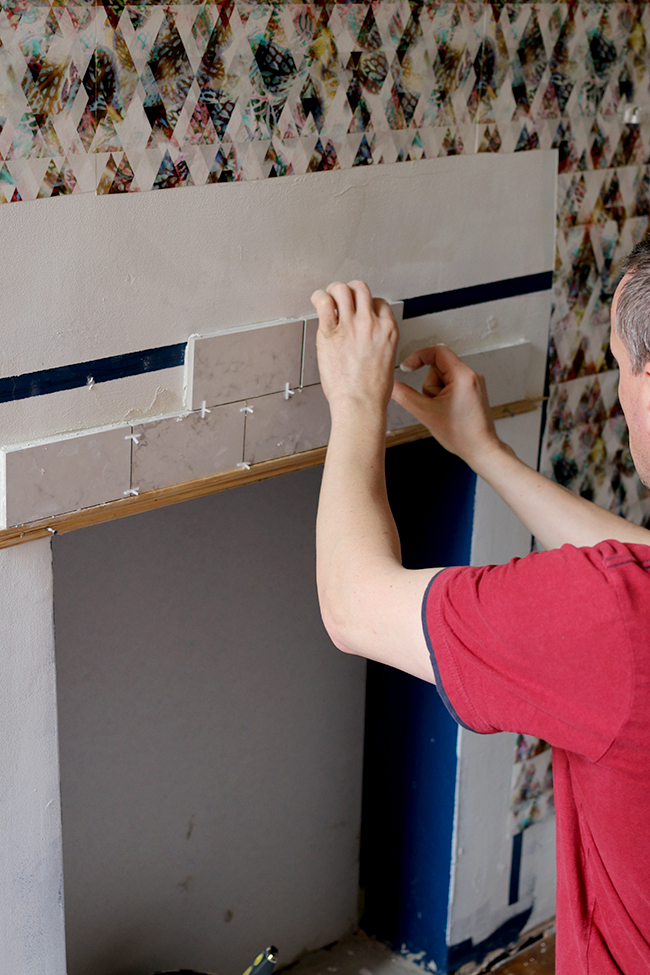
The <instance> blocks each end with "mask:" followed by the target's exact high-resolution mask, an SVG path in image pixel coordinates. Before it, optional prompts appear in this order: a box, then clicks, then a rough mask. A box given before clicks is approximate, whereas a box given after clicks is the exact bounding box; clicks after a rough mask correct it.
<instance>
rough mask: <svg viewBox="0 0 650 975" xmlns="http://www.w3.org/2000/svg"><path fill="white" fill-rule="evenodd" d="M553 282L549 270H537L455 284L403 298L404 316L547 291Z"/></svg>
mask: <svg viewBox="0 0 650 975" xmlns="http://www.w3.org/2000/svg"><path fill="white" fill-rule="evenodd" d="M552 285H553V272H552V271H541V272H540V273H539V274H524V275H523V276H522V277H520V278H506V279H505V280H504V281H491V282H490V283H489V284H476V285H473V286H472V287H471V288H456V289H455V290H454V291H440V292H439V293H438V294H435V295H420V296H419V297H418V298H407V299H406V300H405V301H404V314H403V317H404V318H418V317H419V316H420V315H432V314H433V313H434V312H438V311H450V310H451V309H452V308H466V307H467V306H468V305H482V304H483V303H484V302H486V301H500V300H501V299H502V298H516V297H517V296H519V295H530V294H535V292H537V291H548V290H549V289H550V288H551V287H552Z"/></svg>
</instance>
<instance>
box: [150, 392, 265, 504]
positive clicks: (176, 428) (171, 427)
mask: <svg viewBox="0 0 650 975" xmlns="http://www.w3.org/2000/svg"><path fill="white" fill-rule="evenodd" d="M245 405H246V404H245V403H231V404H229V405H228V406H214V407H212V408H211V409H210V411H208V410H205V411H203V412H198V413H189V414H185V415H181V416H172V417H165V418H162V419H160V420H154V421H152V422H150V423H138V424H135V425H134V427H133V446H132V460H131V485H132V487H133V488H135V489H137V490H138V491H139V492H140V493H142V492H143V491H154V490H156V489H157V488H162V487H167V486H168V485H170V484H180V483H182V482H184V481H193V480H195V479H197V478H200V477H209V476H210V475H211V474H220V473H221V472H223V471H231V470H235V469H236V467H237V464H240V463H241V462H242V461H243V459H244V423H245V416H246V414H245V412H244V408H245Z"/></svg>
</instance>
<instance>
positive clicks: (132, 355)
mask: <svg viewBox="0 0 650 975" xmlns="http://www.w3.org/2000/svg"><path fill="white" fill-rule="evenodd" d="M552 283H553V272H552V271H542V272H541V273H540V274H527V275H524V276H523V277H519V278H508V279H507V280H505V281H493V282H491V283H490V284H477V285H474V286H472V287H471V288H457V289H456V290H455V291H442V292H439V293H438V294H434V295H421V296H420V297H418V298H407V299H406V300H405V302H404V318H416V317H417V316H418V315H430V314H431V313H432V312H437V311H448V310H449V309H451V308H464V307H466V306H467V305H478V304H481V303H482V302H485V301H497V300H499V299H500V298H513V297H515V296H517V295H526V294H532V293H534V292H536V291H547V290H548V289H549V288H550V287H551V285H552ZM186 348H187V344H186V343H185V342H181V343H179V344H178V345H164V346H162V347H161V348H158V349H145V350H144V351H142V352H127V353H126V354H125V355H112V356H108V357H107V358H105V359H93V360H91V361H90V362H77V363H75V364H74V365H71V366H58V367H57V368H55V369H41V370H40V371H39V372H28V373H25V374H24V375H22V376H8V377H7V378H5V379H0V403H8V402H11V401H12V400H19V399H28V398H29V397H31V396H45V395H47V394H48V393H60V392H61V391H62V390H64V389H78V388H79V387H80V386H85V385H86V384H87V382H88V379H89V378H90V377H92V379H93V380H94V382H96V383H107V382H111V381H112V380H113V379H125V378H126V377H127V376H140V375H142V373H145V372H157V371H158V370H159V369H173V368H174V366H182V365H183V363H184V361H185V350H186Z"/></svg>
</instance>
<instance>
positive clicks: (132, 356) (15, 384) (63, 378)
mask: <svg viewBox="0 0 650 975" xmlns="http://www.w3.org/2000/svg"><path fill="white" fill-rule="evenodd" d="M186 348H187V343H186V342H181V343H179V344H178V345H164V346H161V347H160V348H158V349H145V350H144V351H142V352H127V353H126V354H125V355H111V356H108V357H107V358H105V359H92V360H90V361H89V362H78V363H76V364H75V365H72V366H58V367H57V368H55V369H41V370H40V371H39V372H28V373H25V374H24V375H22V376H9V377H8V378H6V379H0V403H8V402H10V401H11V400H19V399H29V397H30V396H44V395H46V394H47V393H60V392H61V391H62V390H64V389H77V388H78V387H80V386H87V385H88V381H89V380H90V379H92V381H93V383H107V382H111V381H112V380H113V379H126V377H127V376H140V375H142V374H143V373H145V372H158V371H159V370H160V369H173V368H174V366H182V365H183V363H184V362H185V349H186Z"/></svg>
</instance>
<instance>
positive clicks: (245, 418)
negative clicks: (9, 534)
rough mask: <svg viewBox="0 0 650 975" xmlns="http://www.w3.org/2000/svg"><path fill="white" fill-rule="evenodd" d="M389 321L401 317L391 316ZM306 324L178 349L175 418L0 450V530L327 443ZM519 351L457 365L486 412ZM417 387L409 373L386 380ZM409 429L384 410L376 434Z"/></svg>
mask: <svg viewBox="0 0 650 975" xmlns="http://www.w3.org/2000/svg"><path fill="white" fill-rule="evenodd" d="M394 311H395V313H396V317H398V318H401V311H402V306H401V304H400V303H396V304H395V305H394ZM316 331H317V322H316V320H315V319H307V320H306V321H295V322H282V323H279V324H276V325H273V326H266V325H265V326H261V327H257V328H246V329H243V330H240V331H236V332H229V333H222V334H220V335H213V336H195V337H193V338H192V339H191V340H190V342H189V343H188V354H187V367H186V368H187V401H186V407H187V408H186V411H185V412H184V413H179V414H174V415H173V416H166V417H157V418H152V419H148V420H144V421H142V422H141V423H137V424H132V425H119V426H116V427H112V428H110V429H102V430H98V431H94V432H84V433H81V434H76V435H72V436H70V435H68V436H65V437H61V438H58V439H51V440H48V441H43V442H41V443H37V444H30V445H25V446H18V447H12V448H7V449H5V450H3V451H0V472H1V474H2V481H3V482H4V483H3V487H4V490H3V491H2V495H1V505H2V507H1V512H0V520H1V521H2V525H3V527H10V526H14V525H20V524H25V523H28V522H31V521H36V520H39V519H41V518H47V517H52V516H55V515H58V514H64V513H66V512H70V511H76V510H79V509H81V508H87V507H91V506H93V505H98V504H104V503H106V502H109V501H115V500H118V499H120V498H122V497H125V496H128V495H131V494H140V493H142V492H145V491H153V490H156V489H159V488H164V487H168V486H170V485H173V484H179V483H183V482H186V481H191V480H195V479H198V478H202V477H208V476H210V475H213V474H219V473H222V472H226V471H232V470H235V469H237V467H246V466H249V465H253V464H258V463H262V462H263V461H267V460H272V459H275V458H279V457H284V456H288V455H291V454H296V453H300V452H302V451H306V450H312V449H314V448H317V447H322V446H324V445H326V444H327V442H328V439H329V431H330V418H329V408H328V405H327V401H326V398H325V395H324V393H323V390H322V387H321V385H320V383H319V382H318V379H319V375H318V363H317V359H316ZM529 356H530V346H529V345H528V343H515V344H514V345H512V346H509V347H506V348H503V349H494V350H487V351H484V352H480V353H475V354H474V355H470V356H466V357H465V360H466V361H467V362H468V364H470V365H471V366H472V367H473V368H476V369H477V370H479V371H481V372H483V373H484V374H486V377H487V381H488V390H489V392H490V393H491V397H492V402H493V403H504V402H508V401H512V400H516V399H521V398H523V397H524V395H525V388H526V379H527V370H528V361H529ZM396 378H397V379H399V380H401V381H403V382H407V383H408V384H409V385H411V386H413V387H417V386H418V384H419V383H420V382H421V379H422V377H421V375H420V374H418V373H412V374H408V373H404V372H402V371H399V370H396ZM414 422H415V421H414V418H413V417H412V416H411V415H410V414H409V413H408V412H407V411H406V410H404V409H402V408H401V407H399V406H398V405H397V404H396V403H391V404H390V406H389V409H388V416H387V429H388V430H389V431H390V430H399V429H403V428H404V427H407V426H411V425H412V424H413V423H414Z"/></svg>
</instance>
